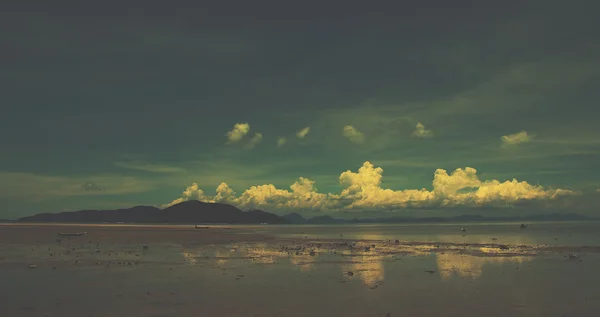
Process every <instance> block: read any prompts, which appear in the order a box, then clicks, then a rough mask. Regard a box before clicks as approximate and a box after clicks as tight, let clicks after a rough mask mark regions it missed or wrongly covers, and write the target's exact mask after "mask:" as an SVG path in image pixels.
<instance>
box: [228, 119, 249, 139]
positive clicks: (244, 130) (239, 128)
mask: <svg viewBox="0 0 600 317" xmlns="http://www.w3.org/2000/svg"><path fill="white" fill-rule="evenodd" d="M248 132H250V125H249V124H248V123H236V124H235V125H234V126H233V129H231V131H229V132H227V133H226V134H225V135H226V136H227V142H228V143H236V142H239V141H241V140H242V139H243V138H244V136H245V135H246V134H248Z"/></svg>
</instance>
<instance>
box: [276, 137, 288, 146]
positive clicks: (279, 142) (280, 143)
mask: <svg viewBox="0 0 600 317" xmlns="http://www.w3.org/2000/svg"><path fill="white" fill-rule="evenodd" d="M286 143H287V139H286V138H285V137H283V136H280V137H277V147H281V146H284V145H285V144H286Z"/></svg>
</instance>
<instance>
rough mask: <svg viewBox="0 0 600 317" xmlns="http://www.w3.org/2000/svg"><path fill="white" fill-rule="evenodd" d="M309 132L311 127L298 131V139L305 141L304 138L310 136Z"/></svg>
mask: <svg viewBox="0 0 600 317" xmlns="http://www.w3.org/2000/svg"><path fill="white" fill-rule="evenodd" d="M308 132H310V127H306V128H304V129H302V130H300V131H298V133H296V136H297V137H298V139H304V137H305V136H306V135H307V134H308Z"/></svg>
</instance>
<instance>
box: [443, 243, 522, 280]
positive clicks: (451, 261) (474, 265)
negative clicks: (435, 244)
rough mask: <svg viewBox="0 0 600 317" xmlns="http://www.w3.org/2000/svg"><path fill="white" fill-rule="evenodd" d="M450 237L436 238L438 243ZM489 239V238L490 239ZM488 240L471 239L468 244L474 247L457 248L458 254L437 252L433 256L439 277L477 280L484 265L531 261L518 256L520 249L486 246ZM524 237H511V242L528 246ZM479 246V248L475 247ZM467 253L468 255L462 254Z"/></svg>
mask: <svg viewBox="0 0 600 317" xmlns="http://www.w3.org/2000/svg"><path fill="white" fill-rule="evenodd" d="M451 238H452V237H448V236H438V239H439V240H440V241H447V240H450V239H451ZM490 239H491V238H490ZM490 239H485V238H477V239H475V241H473V239H471V241H470V243H473V244H474V245H471V246H468V247H467V246H464V247H462V250H461V249H460V248H459V249H458V250H454V251H459V252H458V253H456V252H437V253H436V254H435V257H436V263H437V267H438V270H439V272H440V276H442V278H445V279H447V278H450V277H452V276H453V275H457V276H459V277H468V278H478V277H480V276H481V274H482V272H483V268H484V266H485V265H486V264H494V263H495V264H503V263H517V264H518V263H523V262H526V261H531V259H532V257H531V256H527V254H526V253H524V254H525V255H519V252H522V250H520V249H513V250H501V249H500V248H499V247H498V246H486V245H485V244H486V243H489V240H490ZM528 240H529V239H527V238H526V237H523V236H519V237H513V238H512V239H511V242H512V243H514V244H516V245H525V244H528V243H529V242H530V241H528ZM477 244H481V246H477ZM464 252H468V254H463V253H464Z"/></svg>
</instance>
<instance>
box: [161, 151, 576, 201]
mask: <svg viewBox="0 0 600 317" xmlns="http://www.w3.org/2000/svg"><path fill="white" fill-rule="evenodd" d="M382 178H383V169H382V168H381V167H375V166H374V165H373V164H371V163H370V162H368V161H366V162H364V163H363V165H362V166H361V167H360V168H359V169H358V171H357V172H353V171H350V170H347V171H345V172H343V173H341V175H340V176H339V178H338V181H339V185H340V186H341V187H342V190H341V192H340V193H339V194H335V193H320V192H319V191H318V190H317V188H316V187H315V181H313V180H310V179H308V178H305V177H299V178H298V180H297V181H296V182H294V183H293V184H292V185H291V186H290V189H289V190H288V189H279V188H276V187H275V185H273V184H265V185H258V186H251V187H250V188H248V189H246V190H245V191H244V192H242V194H241V195H239V196H238V195H237V193H236V192H235V191H234V190H233V189H232V188H231V187H229V185H227V183H225V182H222V183H221V184H220V185H219V186H217V188H216V194H215V195H214V196H209V195H207V194H206V193H205V191H204V190H203V189H201V188H200V187H199V186H198V184H197V183H193V184H192V185H190V186H188V187H187V188H186V189H185V190H184V191H183V193H182V195H181V197H179V198H177V199H175V200H173V201H171V202H170V203H168V204H165V205H163V206H162V207H168V206H172V205H175V204H178V203H181V202H184V201H187V200H194V199H195V200H201V201H205V202H213V203H227V204H231V205H234V206H237V207H239V208H242V209H251V208H261V209H266V210H269V211H288V212H291V211H372V210H394V209H402V208H407V207H410V208H427V207H439V206H446V207H453V206H466V207H468V206H505V205H507V204H510V203H516V202H519V201H532V200H552V199H555V198H557V197H559V196H565V195H573V194H576V192H575V191H572V190H568V189H551V188H544V187H543V186H539V185H531V184H529V183H527V182H525V181H518V180H516V179H512V180H506V181H504V182H501V181H499V180H496V179H492V180H480V179H479V177H478V176H477V170H476V169H474V168H471V167H465V168H464V169H463V168H457V169H456V170H454V171H453V172H451V173H450V174H449V173H448V172H447V171H446V170H444V169H437V170H436V171H435V173H434V176H433V181H432V190H428V189H426V188H422V189H403V190H392V189H385V188H382V187H381V182H382Z"/></svg>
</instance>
